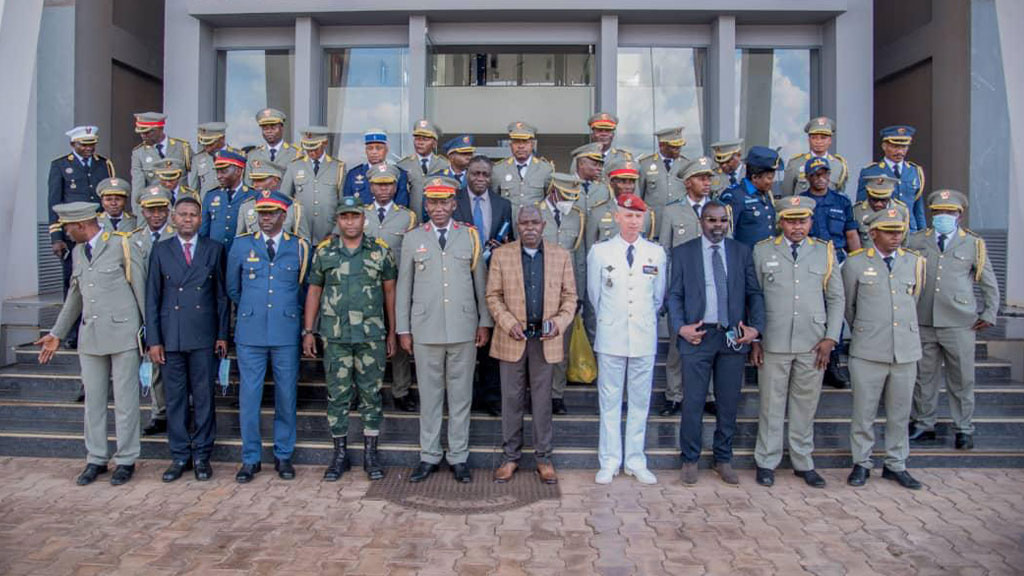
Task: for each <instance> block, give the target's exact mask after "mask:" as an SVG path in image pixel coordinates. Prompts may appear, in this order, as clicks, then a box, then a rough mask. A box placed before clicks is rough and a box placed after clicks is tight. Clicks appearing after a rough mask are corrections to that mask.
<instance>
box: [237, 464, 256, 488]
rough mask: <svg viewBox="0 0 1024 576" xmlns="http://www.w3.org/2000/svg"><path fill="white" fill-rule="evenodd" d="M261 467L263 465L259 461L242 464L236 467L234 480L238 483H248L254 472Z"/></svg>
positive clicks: (254, 474)
mask: <svg viewBox="0 0 1024 576" xmlns="http://www.w3.org/2000/svg"><path fill="white" fill-rule="evenodd" d="M262 469H263V465H262V463H260V462H255V463H253V464H242V467H241V468H239V469H238V472H237V473H235V482H238V483H239V484H248V483H249V482H252V479H253V477H254V476H256V473H257V472H259V471H260V470H262Z"/></svg>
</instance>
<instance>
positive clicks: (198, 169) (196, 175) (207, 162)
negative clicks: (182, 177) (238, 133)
mask: <svg viewBox="0 0 1024 576" xmlns="http://www.w3.org/2000/svg"><path fill="white" fill-rule="evenodd" d="M227 129H228V125H227V124H225V123H223V122H206V123H203V124H200V125H199V131H198V134H197V135H196V139H197V140H198V141H199V144H200V145H201V146H202V147H203V149H202V151H201V152H199V153H198V154H196V155H195V156H193V157H192V169H191V170H189V173H188V187H189V188H192V189H193V190H196V191H198V192H199V201H200V202H202V201H203V200H204V199H205V198H206V194H207V193H208V192H209V191H210V190H213V189H216V188H220V182H218V181H217V169H216V168H214V166H213V161H214V158H215V157H216V155H217V152H219V151H220V150H223V149H225V148H227V145H226V144H225V143H224V138H225V137H226V134H227ZM236 152H238V151H237V150H236Z"/></svg>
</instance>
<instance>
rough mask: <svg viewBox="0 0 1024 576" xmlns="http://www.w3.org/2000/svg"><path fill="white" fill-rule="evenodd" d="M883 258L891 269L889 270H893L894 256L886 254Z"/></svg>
mask: <svg viewBox="0 0 1024 576" xmlns="http://www.w3.org/2000/svg"><path fill="white" fill-rule="evenodd" d="M882 260H885V266H886V267H887V268H888V269H889V272H892V256H886V257H885V258H882Z"/></svg>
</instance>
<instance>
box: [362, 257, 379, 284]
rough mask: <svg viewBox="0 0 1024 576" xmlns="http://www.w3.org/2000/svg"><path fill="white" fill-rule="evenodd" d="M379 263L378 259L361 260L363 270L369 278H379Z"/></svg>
mask: <svg viewBox="0 0 1024 576" xmlns="http://www.w3.org/2000/svg"><path fill="white" fill-rule="evenodd" d="M380 269H381V263H380V261H379V260H366V261H364V262H363V272H364V273H365V274H366V276H367V277H369V278H370V279H371V280H376V279H378V278H380Z"/></svg>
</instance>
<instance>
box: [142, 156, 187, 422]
mask: <svg viewBox="0 0 1024 576" xmlns="http://www.w3.org/2000/svg"><path fill="white" fill-rule="evenodd" d="M168 160H170V159H168ZM175 161H177V160H175ZM139 204H140V205H141V209H142V218H143V220H144V222H143V224H142V226H139V227H138V228H136V229H135V230H134V231H132V233H131V241H132V243H133V244H135V245H136V246H137V247H138V249H139V254H140V259H141V260H142V262H143V265H144V266H146V267H147V269H148V267H149V255H150V254H152V253H153V245H154V244H156V243H157V242H160V241H161V240H167V239H168V238H173V237H174V235H175V230H174V226H172V225H171V224H170V222H168V219H169V217H170V213H171V196H170V193H169V192H168V191H167V189H165V188H164V187H163V186H161V185H159V184H156V185H153V186H150V187H149V188H146V190H145V191H144V192H143V193H142V198H140V199H139ZM152 366H153V371H152V376H151V379H150V380H151V382H152V384H151V387H150V396H149V400H150V412H149V423H148V424H146V426H145V428H143V429H142V433H143V434H144V435H146V436H152V435H155V434H159V433H161V432H164V431H166V430H167V402H166V401H165V399H164V380H163V378H162V377H161V376H160V365H159V364H153V365H152Z"/></svg>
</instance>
